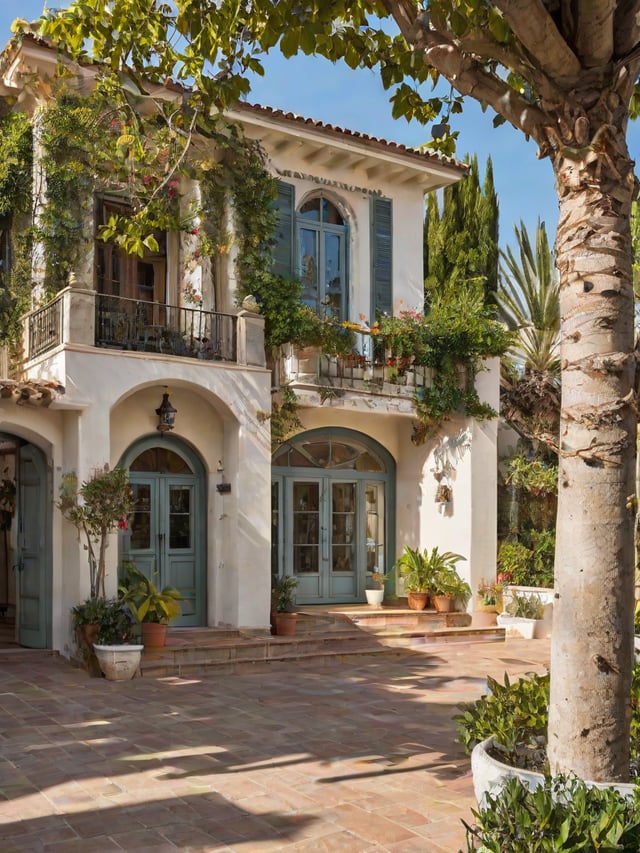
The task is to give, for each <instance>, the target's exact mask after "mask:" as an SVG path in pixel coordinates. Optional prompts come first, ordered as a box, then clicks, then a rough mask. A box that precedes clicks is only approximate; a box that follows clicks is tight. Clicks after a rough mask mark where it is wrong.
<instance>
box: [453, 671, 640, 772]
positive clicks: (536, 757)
mask: <svg viewBox="0 0 640 853" xmlns="http://www.w3.org/2000/svg"><path fill="white" fill-rule="evenodd" d="M487 687H488V690H489V692H488V693H487V694H485V695H484V696H481V697H480V699H477V700H476V701H475V702H466V703H463V704H461V705H459V708H460V711H461V713H459V714H456V715H455V716H454V718H453V719H454V722H455V723H456V728H457V735H456V740H457V741H458V742H459V743H461V744H462V745H463V746H464V748H465V751H466V752H468V753H470V752H471V750H472V749H473V747H474V746H475V745H476V744H478V743H480V742H481V741H483V740H486V738H488V737H490V736H491V735H495V739H496V747H497V749H498V751H500V752H502V753H503V756H504V761H505V763H507V764H513V765H514V766H516V767H529V768H530V769H533V770H537V771H542V772H543V771H544V769H545V763H546V762H545V756H544V753H545V752H546V750H545V748H544V745H545V743H546V732H547V722H548V706H549V675H548V673H547V674H545V675H537V674H531V675H527V676H524V677H522V678H519V679H518V680H517V681H516V682H513V683H511V681H510V680H509V677H508V676H505V679H504V684H500V683H499V682H498V681H496V680H495V679H493V678H487ZM639 769H640V664H639V663H636V664H635V666H634V668H633V674H632V680H631V772H632V775H635V776H639V775H640V773H639V772H638V771H639Z"/></svg>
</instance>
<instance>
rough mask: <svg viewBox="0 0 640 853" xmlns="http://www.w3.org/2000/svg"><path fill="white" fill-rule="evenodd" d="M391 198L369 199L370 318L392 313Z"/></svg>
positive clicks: (373, 318)
mask: <svg viewBox="0 0 640 853" xmlns="http://www.w3.org/2000/svg"><path fill="white" fill-rule="evenodd" d="M392 220H393V216H392V206H391V199H388V198H377V197H376V198H372V199H371V319H372V320H375V318H376V315H377V314H389V315H391V314H393V292H392V269H393V266H392V246H393V234H392Z"/></svg>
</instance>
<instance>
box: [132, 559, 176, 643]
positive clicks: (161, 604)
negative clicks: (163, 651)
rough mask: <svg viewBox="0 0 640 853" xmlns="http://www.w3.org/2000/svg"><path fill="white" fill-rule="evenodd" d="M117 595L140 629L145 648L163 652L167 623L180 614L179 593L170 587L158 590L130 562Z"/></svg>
mask: <svg viewBox="0 0 640 853" xmlns="http://www.w3.org/2000/svg"><path fill="white" fill-rule="evenodd" d="M118 591H119V595H120V600H121V601H122V602H123V603H124V604H126V606H127V607H128V608H129V610H130V611H131V613H132V615H133V616H134V618H135V619H137V621H138V622H139V623H140V625H141V626H142V642H143V644H144V646H145V648H162V646H164V644H165V642H166V637H167V627H168V624H169V622H170V621H171V620H172V619H176V618H177V617H178V616H180V614H181V613H182V607H181V605H180V602H181V601H184V597H183V596H182V595H181V593H180V592H179V591H178V590H177V589H176V588H175V587H173V586H165V587H163V588H162V589H159V588H158V587H157V586H156V585H155V584H154V582H153V581H152V580H151V579H150V578H148V577H147V576H146V575H145V574H144V573H143V572H141V571H140V569H139V568H138V567H137V566H136V565H135V563H132V562H127V563H125V565H124V578H123V582H122V583H121V584H120V586H119V587H118Z"/></svg>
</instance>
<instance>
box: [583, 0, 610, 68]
mask: <svg viewBox="0 0 640 853" xmlns="http://www.w3.org/2000/svg"><path fill="white" fill-rule="evenodd" d="M615 7H616V4H615V3H612V2H611V0H577V3H576V4H575V6H574V9H575V10H576V11H575V17H576V23H577V27H576V44H575V48H576V52H577V54H578V56H579V57H580V60H581V63H582V65H583V66H584V67H585V68H593V67H601V66H603V65H606V64H607V63H608V62H609V61H610V60H611V57H612V56H613V20H614V12H615Z"/></svg>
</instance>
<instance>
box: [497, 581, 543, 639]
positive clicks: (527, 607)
mask: <svg viewBox="0 0 640 853" xmlns="http://www.w3.org/2000/svg"><path fill="white" fill-rule="evenodd" d="M543 617H544V603H543V601H542V599H541V598H540V596H539V595H536V594H535V593H534V594H532V595H518V594H516V595H514V596H513V598H512V599H511V601H510V602H509V604H507V607H506V610H505V612H504V613H499V614H498V617H497V622H498V625H501V626H504V628H505V633H506V636H507V637H509V636H518V637H524V638H525V639H526V640H531V639H533V637H535V635H536V623H538V622H541V621H542V619H543Z"/></svg>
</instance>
